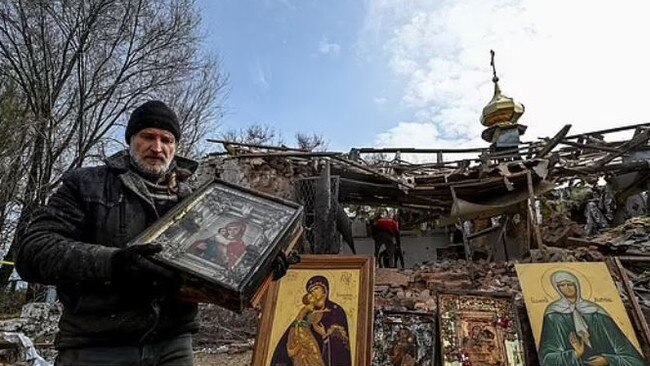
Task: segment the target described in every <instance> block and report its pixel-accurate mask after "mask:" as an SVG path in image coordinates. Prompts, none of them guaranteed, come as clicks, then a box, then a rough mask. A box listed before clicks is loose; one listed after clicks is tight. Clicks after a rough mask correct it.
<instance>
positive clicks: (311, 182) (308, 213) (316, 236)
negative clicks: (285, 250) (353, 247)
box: [295, 176, 341, 253]
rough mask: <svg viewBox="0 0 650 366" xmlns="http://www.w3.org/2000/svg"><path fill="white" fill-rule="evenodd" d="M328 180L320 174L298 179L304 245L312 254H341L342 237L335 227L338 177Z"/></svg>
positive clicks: (297, 193) (297, 186)
mask: <svg viewBox="0 0 650 366" xmlns="http://www.w3.org/2000/svg"><path fill="white" fill-rule="evenodd" d="M327 185H328V184H327V181H326V180H324V179H323V177H321V176H316V177H307V178H299V179H297V181H296V184H295V187H296V197H297V198H298V201H299V202H300V204H302V205H303V207H304V216H303V217H304V223H303V225H304V228H305V241H306V243H305V246H304V250H305V251H308V252H311V253H338V252H339V250H340V247H341V239H340V235H339V234H338V231H337V230H336V213H337V211H338V204H339V203H338V197H339V177H338V176H332V177H330V179H329V190H328V189H327V188H328V187H327Z"/></svg>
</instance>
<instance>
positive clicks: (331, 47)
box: [318, 38, 341, 56]
mask: <svg viewBox="0 0 650 366" xmlns="http://www.w3.org/2000/svg"><path fill="white" fill-rule="evenodd" d="M318 52H319V53H320V54H321V55H330V56H338V55H339V53H340V52H341V46H340V45H339V44H337V43H333V42H329V41H328V40H327V38H323V39H322V40H321V41H320V43H319V44H318Z"/></svg>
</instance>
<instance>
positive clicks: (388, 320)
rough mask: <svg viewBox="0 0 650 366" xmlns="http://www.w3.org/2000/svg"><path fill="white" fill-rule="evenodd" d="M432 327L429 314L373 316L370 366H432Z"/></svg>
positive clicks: (433, 331) (433, 326) (431, 319)
mask: <svg viewBox="0 0 650 366" xmlns="http://www.w3.org/2000/svg"><path fill="white" fill-rule="evenodd" d="M435 324H436V323H435V316H434V315H433V314H431V313H422V312H410V311H378V312H376V313H375V319H374V334H373V335H374V337H373V338H374V339H373V358H372V366H433V365H435V362H434V355H435V343H436V326H435Z"/></svg>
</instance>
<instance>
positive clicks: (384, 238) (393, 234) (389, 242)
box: [372, 217, 404, 268]
mask: <svg viewBox="0 0 650 366" xmlns="http://www.w3.org/2000/svg"><path fill="white" fill-rule="evenodd" d="M372 238H373V240H374V241H375V258H379V263H380V265H384V266H386V267H389V268H395V267H397V263H396V262H397V259H399V260H400V262H401V263H400V264H401V266H402V268H404V256H403V255H402V242H401V240H400V228H399V222H398V221H397V220H395V219H393V218H382V217H378V218H377V219H375V222H374V223H373V224H372ZM393 240H394V241H393ZM382 245H383V246H385V247H386V251H385V253H386V254H385V256H384V258H385V260H383V259H382V258H381V257H382V256H380V251H381V247H382ZM384 262H386V263H384Z"/></svg>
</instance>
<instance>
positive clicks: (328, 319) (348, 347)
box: [253, 255, 373, 366]
mask: <svg viewBox="0 0 650 366" xmlns="http://www.w3.org/2000/svg"><path fill="white" fill-rule="evenodd" d="M324 257H326V258H324ZM371 262H372V260H371V258H369V257H361V256H350V257H346V256H322V255H321V256H303V257H302V260H301V263H300V264H298V265H296V266H292V267H291V269H290V270H289V271H288V273H287V275H286V276H285V277H283V278H282V279H281V280H280V281H279V283H273V284H271V287H269V290H268V292H267V294H266V301H265V304H264V309H263V314H262V318H261V320H260V327H259V331H258V338H257V340H256V345H255V354H254V356H253V364H254V365H266V366H268V365H272V366H352V365H365V364H366V362H367V361H366V360H369V350H370V348H369V347H367V346H366V345H367V344H368V343H369V342H370V340H369V338H370V334H369V332H370V329H372V325H371V324H369V323H370V321H371V315H369V314H371V312H370V311H371V307H372V298H371V291H369V289H370V288H371V285H370V282H371V281H370V279H371V278H370V277H369V276H370V273H371V272H372V268H373V267H372V264H371Z"/></svg>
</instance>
